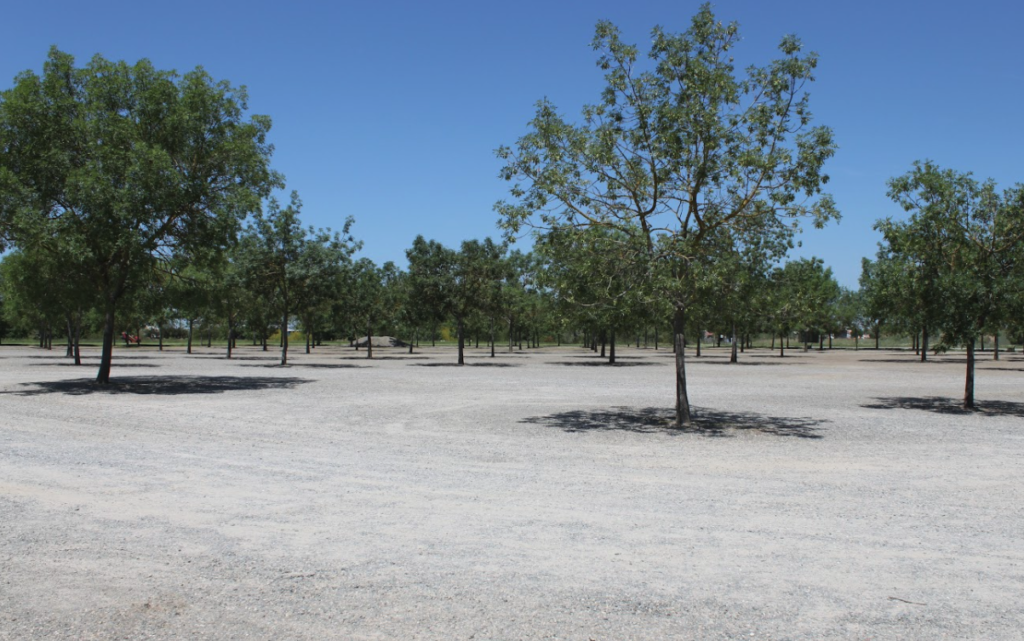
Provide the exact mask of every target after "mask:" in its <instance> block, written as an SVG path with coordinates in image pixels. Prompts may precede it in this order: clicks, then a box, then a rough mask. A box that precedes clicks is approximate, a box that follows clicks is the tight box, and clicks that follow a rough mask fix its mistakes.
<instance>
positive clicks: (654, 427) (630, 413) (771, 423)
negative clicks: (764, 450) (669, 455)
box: [520, 407, 828, 439]
mask: <svg viewBox="0 0 1024 641" xmlns="http://www.w3.org/2000/svg"><path fill="white" fill-rule="evenodd" d="M691 410H692V411H693V420H694V426H693V427H689V428H678V427H676V426H675V414H674V413H673V411H672V410H665V409H661V408H654V407H645V408H640V409H637V408H631V407H613V408H611V409H609V410H590V411H586V410H574V411H570V412H559V413H557V414H549V415H547V416H533V417H530V418H525V419H523V420H522V421H520V422H521V423H529V424H531V425H543V426H545V427H556V428H559V429H561V430H564V431H566V432H606V431H625V432H635V433H638V434H667V435H670V436H681V435H686V434H698V435H700V436H707V437H732V436H735V435H736V434H737V433H742V432H753V433H760V434H770V435H772V436H795V437H797V438H808V439H820V438H823V435H822V434H819V433H818V432H819V431H820V430H821V427H820V426H821V425H824V424H825V423H827V422H828V421H825V420H821V419H814V418H798V417H792V416H767V415H765V414H757V413H754V412H723V411H719V410H713V409H709V408H701V407H691Z"/></svg>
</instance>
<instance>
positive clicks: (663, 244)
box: [495, 5, 838, 423]
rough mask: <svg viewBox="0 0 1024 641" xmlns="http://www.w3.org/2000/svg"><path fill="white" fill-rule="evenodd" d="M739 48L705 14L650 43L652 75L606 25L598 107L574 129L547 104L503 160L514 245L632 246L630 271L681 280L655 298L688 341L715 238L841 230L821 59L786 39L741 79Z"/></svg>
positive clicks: (506, 221)
mask: <svg viewBox="0 0 1024 641" xmlns="http://www.w3.org/2000/svg"><path fill="white" fill-rule="evenodd" d="M738 39H739V33H738V29H737V27H736V25H735V24H723V23H721V22H719V21H718V20H717V19H716V18H715V16H714V14H713V13H712V11H711V8H710V6H709V5H703V6H702V7H701V8H700V10H699V11H698V12H697V15H695V16H694V17H693V19H692V21H691V25H690V28H689V29H688V30H687V31H686V32H684V33H681V34H672V33H668V32H665V31H663V30H662V29H660V28H657V29H655V30H654V31H653V33H652V40H653V42H652V45H651V49H650V51H649V53H648V57H649V58H650V61H651V62H650V64H649V65H647V66H646V68H644V66H643V65H640V64H639V62H638V58H639V52H638V50H637V48H636V47H635V46H632V45H628V44H625V43H623V42H622V41H621V39H620V37H619V31H618V29H616V28H615V27H614V26H613V25H612V24H611V23H608V22H601V23H598V25H597V29H596V33H595V37H594V41H593V47H594V49H595V50H596V51H598V52H599V57H598V66H599V67H600V68H601V69H603V70H605V72H606V74H605V89H604V90H603V91H602V93H601V100H600V102H598V103H597V104H594V105H588V106H586V107H584V108H583V114H582V119H581V121H580V122H579V123H578V124H576V123H572V122H570V121H568V120H566V119H564V118H563V117H562V116H561V115H559V113H558V111H557V109H556V108H555V106H554V105H552V104H551V103H550V102H549V101H547V100H542V101H541V102H539V103H538V106H537V111H536V114H535V116H534V118H533V120H532V121H531V123H530V131H529V133H527V134H526V135H525V136H523V137H521V138H520V139H519V140H518V141H517V142H516V144H515V145H514V147H501V148H499V149H498V151H497V154H498V157H499V158H501V159H502V160H504V161H505V167H504V168H503V169H502V171H501V176H502V177H503V178H504V179H505V180H507V181H509V182H510V183H512V185H511V189H510V194H511V197H512V199H511V201H502V202H499V203H497V205H496V206H495V209H496V211H497V212H498V213H499V214H500V217H501V225H502V226H503V228H504V229H505V231H506V233H507V234H508V235H509V237H514V236H515V235H516V234H518V233H519V232H520V230H521V229H523V228H524V227H532V228H534V229H537V230H540V231H541V232H546V231H549V230H552V229H556V228H557V229H570V230H572V229H577V230H578V229H586V228H590V227H600V228H605V229H609V230H612V231H614V232H615V233H618V234H623V235H625V236H627V237H630V238H633V239H635V242H631V243H629V245H628V246H629V247H630V249H631V251H633V252H635V254H634V256H633V257H630V258H628V259H629V260H632V261H634V262H635V263H636V264H638V265H643V266H644V267H645V268H647V269H651V270H652V271H657V270H659V269H660V268H659V267H658V265H659V264H660V263H664V264H666V265H667V267H666V269H664V270H662V271H663V272H671V274H672V276H673V278H671V279H667V278H655V277H654V276H653V275H652V280H651V281H650V282H651V285H648V287H649V288H653V287H654V283H659V284H660V285H661V286H662V289H661V291H660V292H659V293H660V295H662V296H664V297H667V298H669V299H670V300H671V301H672V303H673V305H674V307H675V309H676V313H677V322H676V327H677V334H680V333H681V332H682V321H681V319H682V315H683V311H684V310H685V309H686V307H687V305H688V304H690V303H691V302H692V301H691V300H690V299H689V298H688V296H689V294H691V293H692V292H694V291H695V290H696V289H697V287H696V285H695V282H694V281H695V280H696V279H697V278H698V276H696V275H695V271H694V269H692V265H693V264H694V263H699V262H700V261H701V259H702V258H703V257H705V256H706V255H708V254H709V253H713V251H711V252H709V246H713V245H714V244H715V241H714V240H713V237H714V236H716V235H718V234H719V233H720V232H723V231H730V232H735V233H737V234H741V235H742V234H745V233H748V232H756V233H757V234H760V235H775V236H777V237H780V238H788V236H789V235H790V234H791V233H792V227H791V224H790V221H791V220H793V219H795V218H799V217H810V218H811V219H812V220H813V222H814V224H815V225H819V226H820V225H823V224H825V223H826V222H827V221H828V220H831V219H833V218H837V217H838V213H837V211H836V209H835V206H834V203H833V201H832V199H831V198H830V197H829V196H827V195H822V194H821V189H822V186H823V185H824V184H825V183H826V182H827V181H828V176H827V175H825V174H824V173H822V169H823V166H824V163H825V161H826V160H827V159H828V158H830V157H831V156H832V155H833V153H834V152H835V144H834V142H833V140H832V132H831V131H830V130H829V129H828V128H826V127H821V126H817V127H815V126H812V125H811V120H812V119H811V112H810V108H809V98H808V95H807V93H806V91H805V86H806V84H807V83H808V82H810V81H811V80H813V72H814V69H815V67H816V66H817V56H816V55H814V54H801V52H800V50H801V46H800V42H799V40H797V39H796V38H794V37H792V36H787V37H785V38H783V40H782V42H781V43H780V45H779V50H780V53H781V57H780V58H778V59H776V60H774V61H771V62H769V63H768V64H767V65H765V66H762V67H757V66H752V67H750V68H748V69H747V71H746V74H745V76H742V77H741V76H739V75H738V74H737V72H736V69H735V68H734V66H733V62H732V57H731V50H732V48H733V46H734V45H735V44H736V42H737V41H738ZM677 341H681V339H677ZM680 344H681V343H680ZM677 357H678V359H679V361H678V363H677V368H676V372H677V386H676V389H677V421H678V422H680V423H688V422H689V406H688V402H687V401H686V398H685V378H684V369H683V366H682V350H681V349H680V350H677Z"/></svg>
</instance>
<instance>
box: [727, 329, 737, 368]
mask: <svg viewBox="0 0 1024 641" xmlns="http://www.w3.org/2000/svg"><path fill="white" fill-rule="evenodd" d="M736 349H737V348H736V323H735V322H734V323H733V324H732V352H731V353H730V354H729V362H730V363H738V362H739V356H738V355H737V353H736Z"/></svg>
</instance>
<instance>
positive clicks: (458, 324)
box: [455, 316, 466, 365]
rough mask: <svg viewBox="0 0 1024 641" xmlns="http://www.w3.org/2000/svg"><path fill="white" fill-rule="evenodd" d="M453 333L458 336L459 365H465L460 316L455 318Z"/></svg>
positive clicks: (463, 339) (464, 343)
mask: <svg viewBox="0 0 1024 641" xmlns="http://www.w3.org/2000/svg"><path fill="white" fill-rule="evenodd" d="M455 331H456V332H457V333H458V334H459V365H465V364H466V359H465V356H464V354H463V351H464V350H465V349H466V338H465V336H463V329H462V316H456V317H455Z"/></svg>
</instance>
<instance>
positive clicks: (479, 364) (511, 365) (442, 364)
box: [412, 363, 522, 367]
mask: <svg viewBox="0 0 1024 641" xmlns="http://www.w3.org/2000/svg"><path fill="white" fill-rule="evenodd" d="M412 366H413V367H462V365H459V364H458V363H413V364H412ZM465 367H522V364H521V363H466V365H465Z"/></svg>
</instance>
